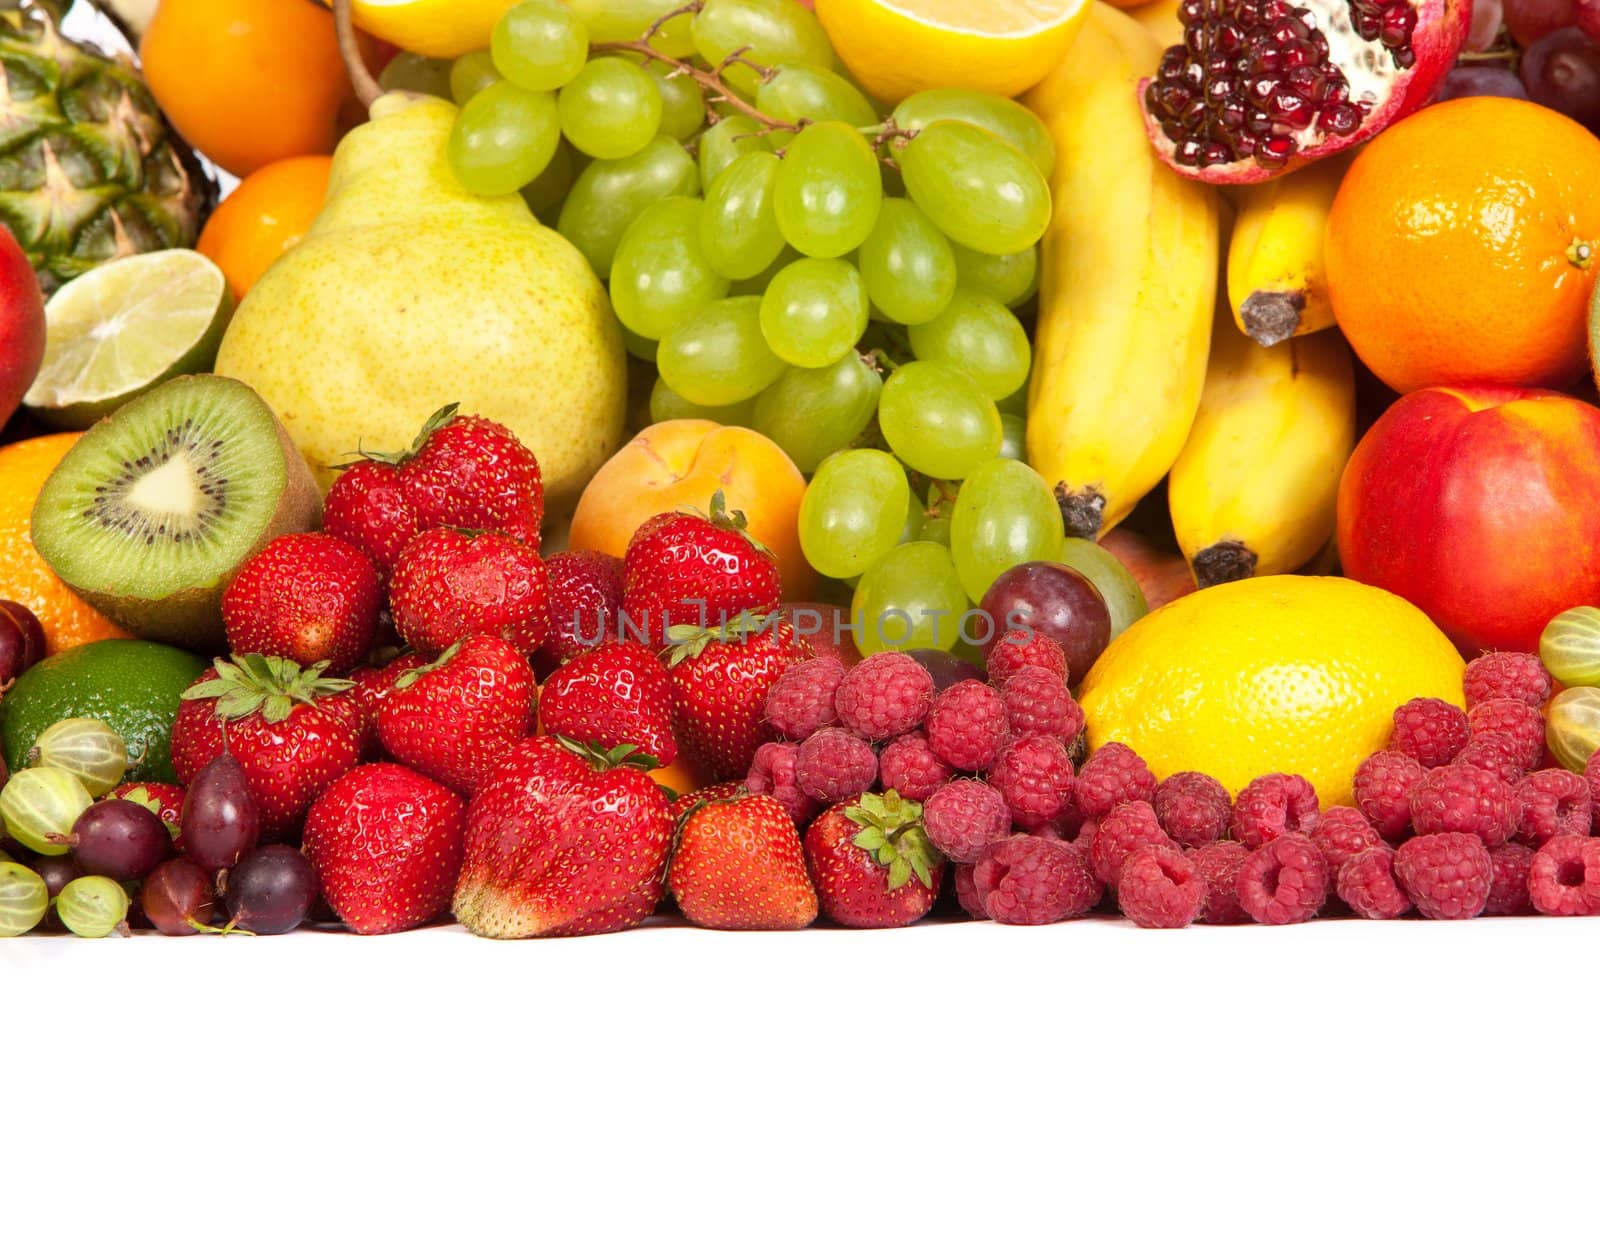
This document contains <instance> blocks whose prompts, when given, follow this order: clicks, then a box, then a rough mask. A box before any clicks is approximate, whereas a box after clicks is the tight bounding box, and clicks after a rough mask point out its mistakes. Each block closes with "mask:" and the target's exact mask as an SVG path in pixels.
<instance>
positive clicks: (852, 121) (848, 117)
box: [756, 65, 878, 128]
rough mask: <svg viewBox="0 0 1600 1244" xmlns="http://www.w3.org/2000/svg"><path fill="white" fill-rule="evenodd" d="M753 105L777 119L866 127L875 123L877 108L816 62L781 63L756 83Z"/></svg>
mask: <svg viewBox="0 0 1600 1244" xmlns="http://www.w3.org/2000/svg"><path fill="white" fill-rule="evenodd" d="M756 107H757V108H759V109H760V110H761V111H762V112H764V113H765V114H766V115H767V116H769V117H772V118H773V119H774V120H777V121H787V122H788V123H789V124H791V125H793V124H795V123H796V122H799V121H843V122H844V123H845V124H846V125H853V126H855V127H857V128H865V127H867V126H872V125H876V124H878V110H877V109H876V108H874V107H873V106H872V102H871V101H870V100H868V99H867V97H866V96H865V95H863V94H862V93H861V91H860V89H859V88H858V87H856V86H854V85H853V84H851V83H849V82H846V81H845V80H844V79H843V78H841V77H840V76H839V75H838V74H836V73H834V72H832V71H831V70H828V69H818V68H817V67H816V66H815V65H780V66H778V69H777V72H776V73H774V74H773V75H772V77H770V78H768V79H767V80H766V81H765V82H763V83H761V85H760V86H758V87H756Z"/></svg>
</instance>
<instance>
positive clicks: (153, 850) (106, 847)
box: [72, 799, 172, 881]
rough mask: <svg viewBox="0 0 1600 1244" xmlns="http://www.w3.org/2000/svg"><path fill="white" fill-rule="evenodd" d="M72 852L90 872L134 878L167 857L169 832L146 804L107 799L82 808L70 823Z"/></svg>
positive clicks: (95, 874) (116, 877)
mask: <svg viewBox="0 0 1600 1244" xmlns="http://www.w3.org/2000/svg"><path fill="white" fill-rule="evenodd" d="M72 836H73V838H74V839H75V841H74V842H73V844H72V856H73V858H74V859H75V860H77V861H78V866H79V867H80V868H82V869H83V870H84V872H86V873H89V874H91V875H93V876H100V877H110V878H111V879H112V880H113V881H137V880H139V878H141V877H143V876H144V875H145V874H147V873H148V872H150V870H151V869H153V868H154V867H155V866H156V865H157V864H159V863H161V861H162V860H164V859H166V858H167V856H168V855H169V854H170V853H171V851H172V835H171V834H169V833H167V827H166V826H165V825H163V824H162V823H161V818H160V817H158V816H157V815H156V814H155V813H154V812H152V811H150V809H149V808H145V807H141V806H140V805H139V804H136V803H131V802H130V801H128V800H126V799H107V800H105V801H104V802H102V803H96V804H91V805H90V806H89V807H87V808H85V809H84V810H83V814H82V815H81V816H79V817H78V819H77V821H75V822H74V823H73V826H72Z"/></svg>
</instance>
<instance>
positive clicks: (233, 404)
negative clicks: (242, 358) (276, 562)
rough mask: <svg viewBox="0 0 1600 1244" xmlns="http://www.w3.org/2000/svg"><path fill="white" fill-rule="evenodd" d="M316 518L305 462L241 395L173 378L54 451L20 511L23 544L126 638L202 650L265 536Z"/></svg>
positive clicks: (239, 388) (211, 383)
mask: <svg viewBox="0 0 1600 1244" xmlns="http://www.w3.org/2000/svg"><path fill="white" fill-rule="evenodd" d="M321 509H322V499H321V495H320V493H319V492H318V490H317V486H316V484H315V482H314V481H313V480H312V477H311V472H310V470H309V468H308V467H307V466H306V463H305V459H304V458H302V457H301V456H300V453H299V451H298V450H297V449H295V447H294V444H293V442H291V441H290V439H289V436H288V433H287V432H285V431H284V429H283V426H282V425H281V424H280V423H279V422H278V420H277V419H276V418H275V417H274V415H273V413H272V411H271V410H270V409H269V408H268V407H267V404H266V403H265V402H263V401H262V400H261V398H260V397H258V396H257V395H256V393H255V391H254V390H252V389H251V388H249V386H247V385H244V384H240V383H239V382H238V381H237V380H228V379H224V378H222V377H220V376H184V377H181V378H179V379H177V380H172V381H169V382H167V383H166V384H164V385H161V386H160V387H159V388H156V389H153V390H151V391H150V392H149V393H146V394H145V395H144V396H143V397H139V398H135V399H134V400H133V401H131V402H129V403H128V404H127V405H126V406H124V407H122V409H120V410H119V411H117V412H116V414H114V415H112V416H111V417H110V418H108V419H105V420H102V421H101V422H100V423H98V424H96V425H95V426H94V427H93V428H91V429H90V430H89V431H88V432H86V433H84V435H83V438H82V439H81V440H79V441H78V443H77V444H75V445H74V446H73V447H72V448H71V449H70V450H68V451H67V454H66V456H65V457H64V458H62V460H61V463H60V465H59V466H57V467H56V469H55V470H54V471H53V472H51V474H50V477H49V479H47V480H46V481H45V484H44V487H43V488H42V489H41V490H40V492H39V498H38V500H37V501H36V502H35V503H34V508H33V540H34V545H35V546H36V547H37V548H38V550H39V553H40V554H41V556H43V557H44V559H45V561H47V562H49V563H50V566H51V568H52V569H53V570H55V572H56V573H57V574H58V575H60V576H61V578H62V579H63V580H64V581H65V582H66V583H67V584H68V585H69V586H70V587H72V588H73V589H74V590H75V591H76V592H78V593H79V594H80V595H82V596H84V597H85V598H87V599H88V600H89V601H90V602H91V603H92V604H94V605H95V606H96V607H97V608H98V609H100V611H101V612H102V613H105V614H106V615H107V616H108V617H110V618H111V619H112V620H113V621H115V622H117V623H118V624H120V625H121V626H123V627H125V628H127V629H128V630H130V631H132V632H133V633H134V634H136V635H139V636H141V637H142V638H144V639H153V640H160V641H162V642H164V643H172V644H179V645H182V646H185V647H190V648H199V649H215V648H219V647H220V646H221V645H222V643H223V634H222V614H221V606H220V602H221V598H222V592H223V589H224V588H226V587H227V585H228V584H229V583H230V582H231V581H232V579H233V576H234V575H235V574H236V573H237V572H238V569H239V566H240V565H241V564H242V563H243V562H244V561H245V560H246V559H247V558H249V557H250V555H251V554H252V553H254V552H255V551H256V550H258V549H259V548H261V546H262V545H264V544H266V543H267V541H269V540H271V539H272V538H273V537H275V536H278V535H282V534H284V533H285V532H290V531H306V530H309V529H310V528H312V527H313V526H315V525H316V523H317V521H318V519H319V517H320V515H321Z"/></svg>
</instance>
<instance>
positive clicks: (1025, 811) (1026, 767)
mask: <svg viewBox="0 0 1600 1244" xmlns="http://www.w3.org/2000/svg"><path fill="white" fill-rule="evenodd" d="M1072 780H1073V779H1072V758H1071V757H1070V756H1068V755H1067V749H1066V746H1065V745H1064V744H1063V743H1062V742H1061V740H1060V739H1058V738H1056V737H1054V736H1053V735H1048V734H1025V735H1023V736H1022V737H1021V738H1020V739H1012V740H1011V742H1009V743H1007V744H1006V745H1005V746H1004V747H1002V748H1001V749H1000V754H999V755H998V756H997V757H995V762H994V766H993V767H992V768H991V769H990V770H989V784H990V785H991V786H993V787H994V788H995V789H996V790H997V791H999V792H1000V795H1001V797H1002V798H1003V799H1004V800H1005V803H1006V807H1008V808H1010V809H1011V819H1012V820H1013V821H1015V822H1016V823H1017V824H1018V825H1020V826H1021V827H1022V828H1023V829H1042V828H1043V827H1044V826H1046V825H1049V824H1050V823H1052V822H1053V821H1055V820H1057V819H1059V818H1060V817H1061V816H1062V815H1063V814H1064V813H1065V812H1066V811H1067V810H1068V809H1069V808H1071V806H1072Z"/></svg>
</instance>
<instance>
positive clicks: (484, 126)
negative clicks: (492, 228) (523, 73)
mask: <svg viewBox="0 0 1600 1244" xmlns="http://www.w3.org/2000/svg"><path fill="white" fill-rule="evenodd" d="M560 141H561V124H560V121H559V120H558V119H557V116H556V98H555V96H554V95H550V94H548V93H541V92H537V91H524V90H523V89H522V88H521V87H518V86H512V85H511V83H509V82H496V83H495V84H494V85H493V86H490V87H486V88H485V89H484V90H482V91H479V92H478V93H477V94H476V95H474V96H473V97H472V98H471V99H470V100H468V101H467V104H466V107H464V108H463V109H462V110H461V111H460V113H458V114H457V116H456V121H455V124H454V125H453V126H452V127H451V129H450V144H449V157H450V167H451V169H452V170H453V171H454V172H455V175H456V180H458V181H459V182H460V183H461V184H462V185H463V186H464V187H465V188H466V189H467V190H469V191H470V192H471V193H473V194H481V195H498V194H515V193H516V192H517V191H518V190H521V189H522V187H524V186H526V185H527V184H528V183H529V182H531V181H532V180H533V179H534V178H535V177H537V176H538V175H539V174H540V173H542V172H544V170H545V167H546V166H547V165H548V164H549V163H550V160H551V158H552V157H554V155H555V153H556V144H557V143H559V142H560Z"/></svg>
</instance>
